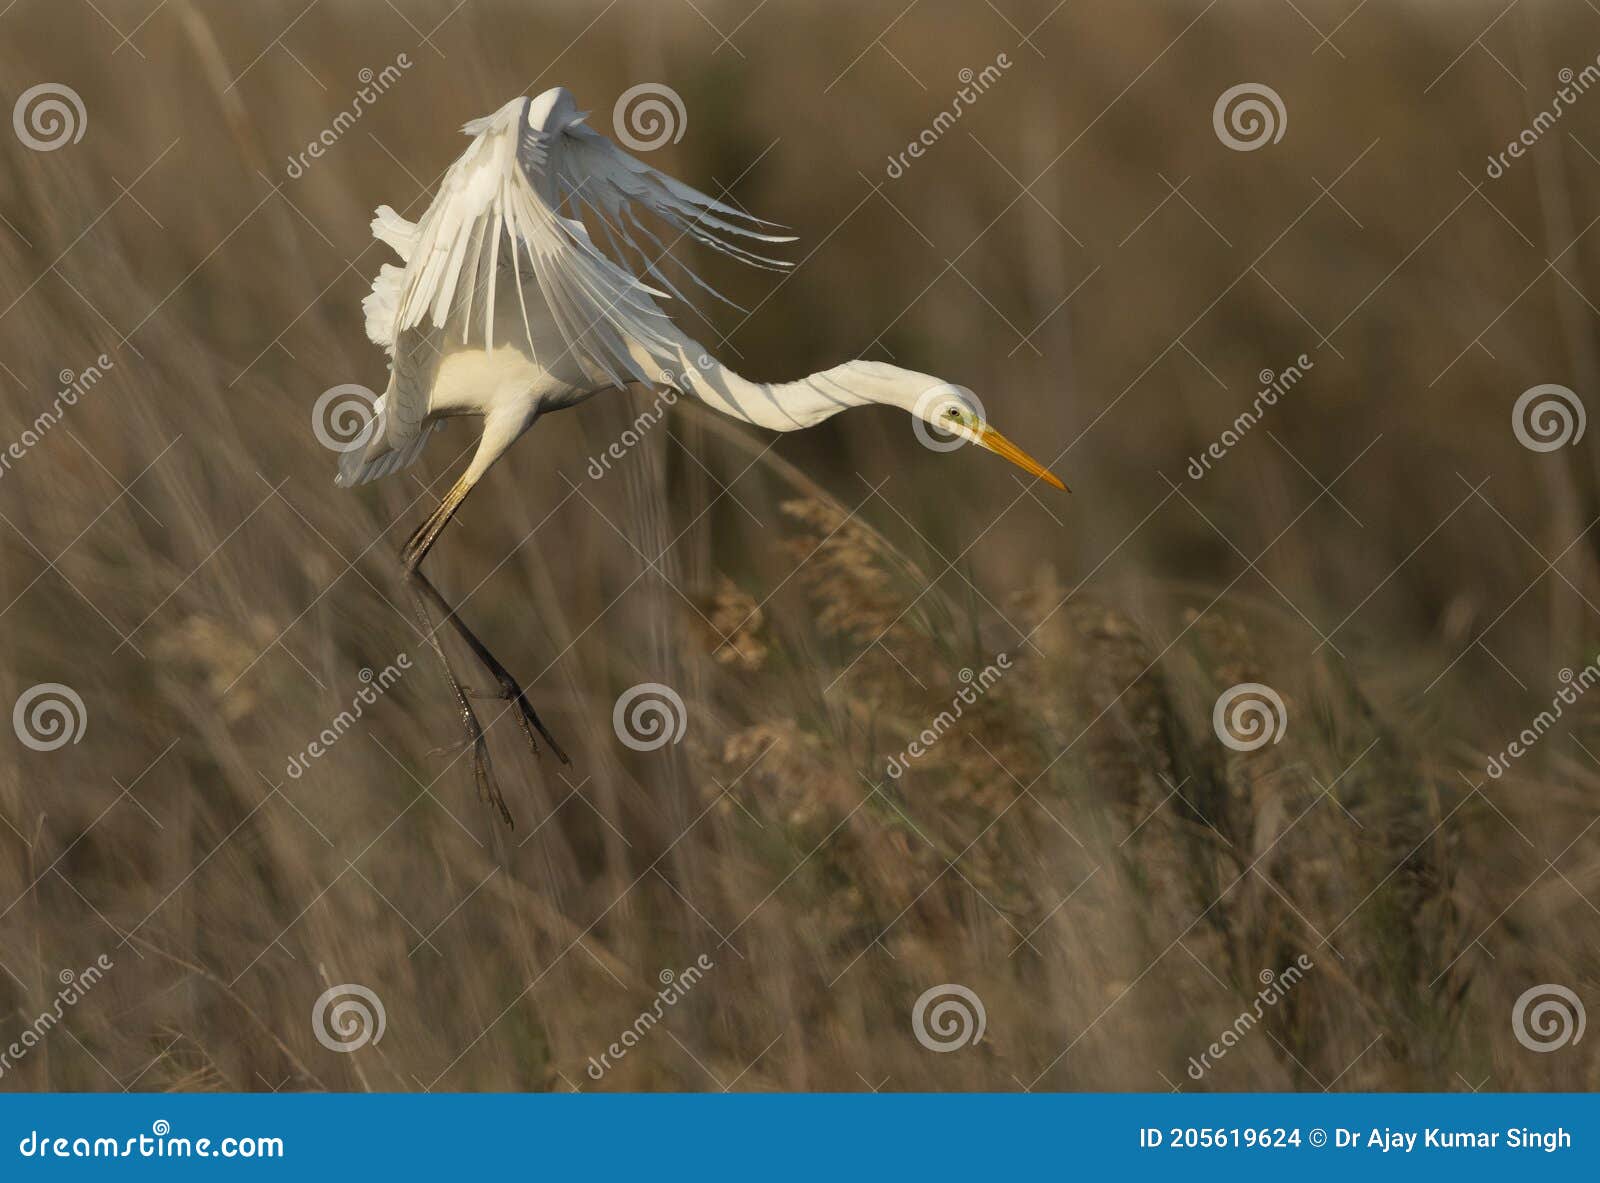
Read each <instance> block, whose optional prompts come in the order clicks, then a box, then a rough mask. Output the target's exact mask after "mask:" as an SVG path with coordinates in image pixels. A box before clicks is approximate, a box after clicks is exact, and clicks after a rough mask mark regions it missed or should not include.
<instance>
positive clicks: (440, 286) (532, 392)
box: [336, 87, 1064, 824]
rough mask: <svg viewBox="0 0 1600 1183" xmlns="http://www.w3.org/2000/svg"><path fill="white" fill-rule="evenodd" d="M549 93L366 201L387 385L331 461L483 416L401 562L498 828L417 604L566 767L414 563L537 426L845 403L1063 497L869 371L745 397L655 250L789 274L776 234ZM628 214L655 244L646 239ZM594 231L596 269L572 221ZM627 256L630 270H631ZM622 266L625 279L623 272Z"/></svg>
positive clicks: (957, 401)
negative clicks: (422, 179) (408, 199)
mask: <svg viewBox="0 0 1600 1183" xmlns="http://www.w3.org/2000/svg"><path fill="white" fill-rule="evenodd" d="M585 114H586V113H585V112H581V111H579V110H578V108H577V104H576V103H575V101H574V100H573V97H572V94H571V92H569V91H568V90H566V89H565V88H563V87H556V88H554V89H552V90H547V91H545V92H544V93H543V94H541V95H539V96H538V97H537V98H532V99H529V98H516V99H513V100H512V101H511V102H509V103H507V104H506V105H505V106H503V107H501V108H500V109H499V110H498V111H496V112H495V113H494V114H492V115H489V116H486V117H484V118H482V119H475V120H473V121H472V122H470V123H468V124H467V125H466V126H465V127H464V128H463V129H462V130H463V131H464V132H465V133H466V134H468V135H470V136H472V143H471V144H469V145H468V146H467V150H466V151H465V152H464V153H462V155H461V157H460V159H458V160H457V161H456V162H455V163H454V164H453V165H451V166H450V169H449V171H448V172H447V173H446V174H445V176H444V180H443V182H442V184H441V185H440V186H439V192H438V195H437V196H435V197H434V199H433V204H432V205H430V206H429V207H428V210H427V212H426V213H424V214H423V215H422V218H421V220H420V221H417V222H414V223H413V222H408V221H406V219H404V218H403V217H401V216H400V215H399V214H397V213H396V212H395V211H394V210H393V209H391V208H390V207H388V206H386V205H384V206H379V207H378V210H377V216H376V217H375V218H374V219H373V222H372V231H373V234H374V235H376V236H377V237H378V238H379V239H381V240H382V241H383V242H385V243H386V244H388V245H389V246H390V247H392V248H393V249H394V251H395V252H396V254H398V255H399V256H400V259H401V260H402V264H403V265H401V266H395V265H394V264H392V263H389V264H385V265H384V266H383V268H382V269H381V270H380V271H379V273H378V277H377V280H376V281H375V282H374V283H373V285H372V292H371V294H370V295H368V296H367V298H366V300H365V301H364V302H363V307H364V308H365V310H366V321H367V334H368V335H369V336H370V337H371V338H372V340H373V341H374V342H376V343H377V344H379V345H381V346H383V347H384V348H385V349H386V350H387V351H388V353H389V357H390V376H389V385H388V388H387V390H386V391H385V392H384V394H383V396H382V397H381V398H380V399H379V400H378V401H377V403H376V404H375V408H374V409H375V412H376V418H375V420H374V422H373V424H372V426H371V430H370V432H369V433H368V434H367V436H366V438H365V440H364V441H363V442H362V443H361V444H358V445H357V446H355V447H353V448H352V449H350V450H349V451H347V452H346V453H345V455H344V457H343V458H342V460H341V463H340V465H339V474H338V477H337V478H336V482H337V483H338V484H339V485H342V486H352V485H360V484H364V483H365V482H367V481H371V480H375V479H377V478H378V477H383V476H388V475H389V474H391V473H393V472H397V471H399V470H400V469H402V468H405V467H406V466H407V465H409V464H411V463H412V462H413V461H415V460H416V459H417V457H418V456H419V455H420V453H421V452H422V449H423V446H424V444H426V442H427V440H428V437H429V435H430V434H431V433H432V432H433V431H434V429H435V428H436V427H437V426H439V424H440V421H441V420H443V419H446V418H448V417H450V416H455V415H477V416H480V417H481V418H482V419H483V436H482V439H481V441H480V442H479V444H478V448H477V452H476V454H475V455H474V456H473V458H472V461H471V463H469V464H468V465H467V467H466V469H465V471H463V472H462V474H461V477H460V479H459V480H457V481H456V483H455V484H454V485H453V486H451V488H450V491H449V492H448V493H446V494H445V496H444V499H443V500H442V501H441V502H440V504H439V506H438V508H437V509H435V510H434V511H433V512H432V513H431V514H430V515H429V516H428V518H427V520H426V521H424V522H423V523H422V525H421V526H420V527H418V529H417V530H416V532H415V533H413V534H412V535H411V537H410V539H409V540H408V541H407V542H406V544H405V546H404V548H403V550H402V561H403V563H404V567H405V575H406V579H407V583H408V586H409V587H410V588H411V590H412V592H413V595H414V596H415V598H416V605H417V611H418V614H419V616H420V617H421V618H422V622H423V625H424V630H425V631H426V632H427V633H428V635H429V638H430V641H431V642H432V644H433V647H434V649H435V650H436V652H437V653H438V656H439V658H440V660H441V662H443V664H444V666H445V671H446V675H447V677H448V678H449V682H450V687H451V690H452V692H453V694H454V696H455V699H456V704H457V706H458V708H459V710H460V714H461V719H462V722H463V725H464V726H465V728H466V732H467V739H468V742H469V743H470V744H471V745H472V749H473V772H474V778H475V780H476V781H477V785H478V790H479V793H480V795H482V796H484V797H485V798H486V799H488V800H490V801H492V802H493V803H494V805H495V806H496V807H497V808H498V809H499V811H500V814H501V816H502V818H504V820H505V821H506V822H507V824H510V823H511V814H510V811H509V810H508V809H507V808H506V804H505V801H504V799H503V798H502V797H501V795H500V792H499V789H498V786H497V785H496V783H495V780H494V777H493V775H492V773H491V772H490V770H489V764H488V749H487V745H486V744H485V743H484V738H483V730H482V728H481V726H480V725H479V723H478V720H477V717H476V715H475V714H474V712H473V709H472V705H471V703H470V702H469V701H468V696H467V694H466V692H465V691H464V690H463V688H462V686H461V683H460V682H459V681H458V680H457V678H456V677H455V674H454V672H453V671H452V670H451V668H450V664H449V661H448V659H447V658H446V657H445V654H444V649H443V647H442V646H441V645H440V643H439V641H438V639H437V637H435V636H434V635H433V632H432V627H431V623H430V620H429V608H428V605H429V604H430V603H431V604H432V605H433V607H434V608H436V609H437V610H438V611H440V612H442V613H443V614H444V617H445V619H446V620H448V621H449V622H450V624H451V626H452V627H453V628H454V629H455V630H456V632H457V633H458V634H459V635H460V636H461V638H462V640H463V641H464V642H465V643H466V644H467V645H468V647H469V648H471V649H472V651H473V652H474V653H475V654H476V655H477V657H478V659H479V660H480V661H482V662H483V664H484V665H485V666H486V667H487V668H488V670H489V671H490V673H491V674H492V675H493V676H494V678H495V680H496V682H497V683H498V685H499V693H500V694H501V695H502V696H503V697H504V698H505V699H506V700H507V701H509V702H510V703H511V704H512V705H513V707H514V708H515V710H516V711H517V715H518V718H519V721H520V723H521V726H522V729H523V731H524V733H525V734H526V735H527V738H528V741H529V743H530V744H532V745H533V747H534V750H535V751H536V752H537V750H538V742H537V740H536V739H535V732H537V733H538V734H539V735H542V736H543V737H544V738H545V740H546V741H547V742H548V743H549V744H550V746H551V748H552V749H553V750H554V751H555V753H556V755H557V756H559V757H560V759H561V760H562V761H563V762H564V763H570V761H568V759H567V756H566V754H565V753H564V752H563V751H562V750H561V746H560V745H559V744H558V743H556V741H555V740H554V739H553V738H552V737H551V735H550V733H549V732H548V731H547V730H546V729H545V727H544V725H543V724H542V723H541V722H540V721H539V717H538V715H537V714H536V713H535V712H534V710H533V708H532V707H531V706H530V705H529V704H528V700H527V697H526V695H525V694H524V693H523V691H522V687H521V686H520V685H518V683H517V681H516V679H514V678H513V677H512V676H511V674H510V673H509V672H507V670H506V668H505V667H504V666H503V665H502V664H501V663H500V662H499V661H497V660H496V659H495V658H494V656H493V655H492V654H491V653H490V652H489V650H488V649H487V648H486V647H485V646H484V645H483V643H482V642H481V641H479V640H478V638H477V637H476V636H474V635H473V633H472V632H471V630H470V629H468V628H467V626H466V625H465V624H464V623H463V622H462V620H461V618H460V617H459V616H457V615H456V613H455V610H454V609H453V608H452V607H451V606H450V604H449V603H447V602H446V601H445V599H444V597H443V596H442V595H440V594H439V592H438V590H437V589H436V588H435V587H434V586H433V584H432V583H431V582H430V581H429V580H428V578H427V577H426V576H425V575H424V574H423V573H422V571H421V570H420V564H421V563H422V560H423V558H424V557H425V556H426V555H427V553H428V550H429V548H430V547H431V546H432V545H433V543H434V541H435V540H436V539H437V538H438V536H439V532H440V531H441V530H443V529H444V527H445V525H446V523H448V522H449V521H450V518H451V516H452V515H453V514H454V513H455V512H456V510H457V508H458V507H459V506H460V505H461V503H462V501H463V500H464V499H465V498H466V496H467V494H468V493H469V492H471V491H472V488H473V486H474V485H476V484H477V483H478V481H479V480H480V479H482V477H483V474H484V473H485V472H486V471H487V470H488V468H489V466H490V465H492V464H493V463H494V462H495V461H496V460H497V459H499V458H500V456H501V455H502V454H503V453H504V452H505V451H506V449H507V448H509V447H510V446H511V445H512V443H514V442H515V441H516V440H517V438H518V437H520V436H521V435H522V433H523V432H525V431H527V430H528V428H530V427H531V426H533V424H534V422H535V421H536V420H537V419H538V418H539V417H540V416H541V415H543V414H545V413H546V412H548V411H554V410H560V409H562V408H565V407H570V406H573V405H574V404H576V403H580V402H582V401H583V400H585V399H587V398H590V397H592V396H593V395H596V394H599V393H600V392H601V391H605V390H614V389H622V388H624V387H625V386H627V385H628V384H629V383H631V382H641V383H645V384H650V383H660V384H662V385H664V386H669V387H672V388H674V389H676V390H677V391H678V392H679V393H680V394H682V395H686V396H689V397H693V398H697V399H700V400H701V401H702V402H704V403H706V404H707V405H708V406H711V407H714V408H715V409H716V410H718V411H721V412H722V413H723V414H726V415H730V416H732V417H733V418H735V419H742V420H743V421H744V422H746V423H752V424H754V425H756V426H757V427H765V428H770V429H772V430H774V431H793V430H795V429H797V428H802V427H810V426H812V425H814V424H817V423H820V422H822V421H823V420H824V419H826V418H828V417H829V416H830V415H833V414H835V413H837V412H839V411H842V410H844V409H846V408H847V407H856V406H863V405H865V404H868V403H883V404H887V405H890V406H895V407H900V408H902V409H904V410H907V411H910V412H911V413H912V414H913V415H915V416H916V417H918V418H919V419H922V420H924V421H925V422H927V423H928V424H930V425H931V426H933V427H935V428H937V429H938V430H940V431H943V432H945V433H948V434H950V435H955V436H959V437H962V438H963V439H966V440H969V441H971V442H972V443H975V444H978V445H979V446H981V447H984V448H987V449H989V450H990V451H992V452H995V453H998V454H999V455H1001V456H1003V457H1005V458H1006V459H1007V460H1010V461H1011V462H1012V463H1014V464H1016V465H1018V466H1020V467H1021V468H1023V469H1024V470H1026V471H1027V472H1028V473H1029V474H1031V475H1032V476H1034V477H1036V478H1037V479H1039V480H1043V481H1047V482H1048V483H1050V484H1052V485H1054V486H1056V487H1057V488H1064V486H1063V485H1062V484H1061V482H1060V481H1059V480H1057V479H1056V477H1055V476H1054V475H1053V474H1051V473H1050V472H1049V471H1047V470H1046V469H1045V468H1044V467H1043V466H1042V465H1040V464H1039V463H1038V462H1037V461H1036V460H1034V459H1033V458H1032V457H1030V456H1029V455H1028V454H1027V453H1025V452H1024V451H1022V449H1020V448H1018V447H1017V446H1016V445H1015V444H1013V443H1012V442H1011V441H1009V440H1008V439H1006V438H1005V437H1004V436H1003V435H1001V434H1000V433H999V432H998V431H996V430H995V429H994V428H992V427H990V426H989V425H988V423H986V422H984V420H983V419H982V417H981V416H980V415H979V414H978V412H977V411H976V410H975V409H974V407H973V406H972V405H971V402H970V400H966V399H963V398H962V397H961V394H960V392H959V388H956V387H952V386H950V385H949V384H947V383H945V382H942V381H941V380H940V379H938V378H934V377H931V376H930V375H927V374H919V373H916V372H914V371H912V370H904V369H901V368H899V367H898V366H892V365H886V364H884V363H881V362H870V361H852V362H846V363H845V364H843V365H839V366H835V367H833V368H832V369H830V370H823V371H822V372H820V373H817V374H812V375H811V376H810V377H808V378H802V379H800V380H799V381H795V382H753V381H750V380H749V379H746V378H743V377H741V376H740V375H738V374H736V373H734V372H733V371H732V370H731V369H729V368H728V367H727V366H724V365H722V364H721V363H719V362H717V361H715V360H713V359H712V358H711V357H710V355H709V354H708V353H707V352H706V351H705V350H704V349H703V348H702V347H701V346H700V345H699V344H698V343H697V342H695V341H693V340H691V339H690V338H689V337H688V336H687V335H686V334H684V333H683V332H682V331H680V330H679V329H678V327H677V326H676V325H675V324H673V322H672V321H671V320H670V319H669V318H668V317H667V315H666V313H664V312H663V311H662V310H661V307H660V306H659V305H658V304H657V302H656V301H657V300H658V299H667V298H669V297H670V296H678V297H679V298H680V299H681V298H682V293H681V292H679V290H678V288H677V287H675V286H674V283H673V279H672V278H669V276H668V274H667V273H666V271H665V268H666V267H667V266H669V265H672V266H676V267H677V268H678V271H679V272H681V275H679V276H678V282H679V283H683V282H685V279H686V280H687V282H688V283H689V284H692V285H693V286H694V287H697V288H699V289H701V290H704V291H706V292H710V293H711V294H712V295H716V293H715V292H714V291H713V290H712V289H711V288H709V287H708V286H707V285H706V284H705V283H703V282H702V281H701V280H700V279H699V278H698V277H697V276H695V275H694V274H693V273H692V272H689V271H688V270H687V269H686V268H683V267H682V265H681V264H676V262H675V260H673V259H672V257H671V255H670V253H669V248H670V247H671V246H673V245H675V244H676V243H677V242H678V241H681V240H682V239H685V238H687V239H691V240H693V241H695V242H698V243H700V244H702V245H704V246H706V247H709V248H711V249H713V250H715V251H718V252H720V253H722V254H724V255H728V256H731V257H732V258H734V259H738V260H740V261H741V262H744V263H747V264H751V265H754V266H758V267H768V268H775V269H776V268H783V267H786V266H787V265H788V264H785V263H783V262H780V261H779V260H776V259H772V258H768V257H767V256H766V255H765V254H762V253H760V252H761V251H764V250H767V249H770V246H771V244H776V243H783V242H791V241H793V239H792V238H790V237H788V236H785V235H781V234H775V233H773V231H774V230H777V229H779V227H777V226H776V225H775V224H773V223H770V222H766V221H763V220H762V219H760V218H756V217H754V216H752V215H751V214H747V213H745V212H744V211H743V210H739V209H735V208H734V207H732V206H730V205H728V204H726V203H724V202H721V201H718V200H716V199H715V198H712V197H709V196H707V195H706V194H704V193H701V192H699V191H698V190H696V189H692V188H690V187H689V186H687V185H684V184H682V183H681V182H679V181H676V180H674V179H673V178H672V177H669V176H667V175H666V174H665V173H662V172H659V171H657V170H656V169H653V168H650V167H649V166H648V165H646V164H644V163H642V162H641V161H639V160H637V159H636V158H634V157H633V156H630V155H629V154H628V153H626V152H624V151H622V150H621V149H620V148H618V147H617V146H616V145H615V144H613V143H612V142H611V141H610V140H609V139H607V138H606V137H605V136H604V135H601V134H600V133H599V132H597V131H595V130H593V129H592V128H590V127H589V126H588V125H587V124H586V123H585V122H584V116H585ZM641 212H643V213H647V214H649V215H652V216H653V217H654V218H656V219H658V220H659V222H660V223H661V224H662V225H663V226H664V227H665V228H666V229H667V230H668V232H669V233H670V234H671V235H673V236H674V237H673V239H672V241H671V242H668V243H663V242H662V241H661V239H660V238H659V237H658V236H657V235H656V234H655V233H653V232H652V231H651V230H650V229H649V227H648V226H647V225H646V224H645V223H644V222H643V221H641V220H640V217H639V215H640V213H641ZM585 214H587V215H588V216H589V218H590V221H591V222H592V224H593V227H594V229H595V230H596V231H597V232H599V233H601V234H603V235H604V237H605V239H606V242H607V244H608V245H609V247H610V248H611V253H610V255H609V256H608V255H607V254H606V253H605V252H603V251H602V250H601V249H600V248H599V247H598V246H597V245H596V243H595V241H594V239H593V238H591V236H590V230H589V227H588V226H586V225H585V223H584V221H583V216H584V215H585ZM630 252H631V256H630ZM630 257H632V258H634V259H637V260H638V264H639V270H640V272H641V273H640V274H638V275H635V274H633V273H632V272H630V271H629V270H627V266H628V262H629V259H630Z"/></svg>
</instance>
